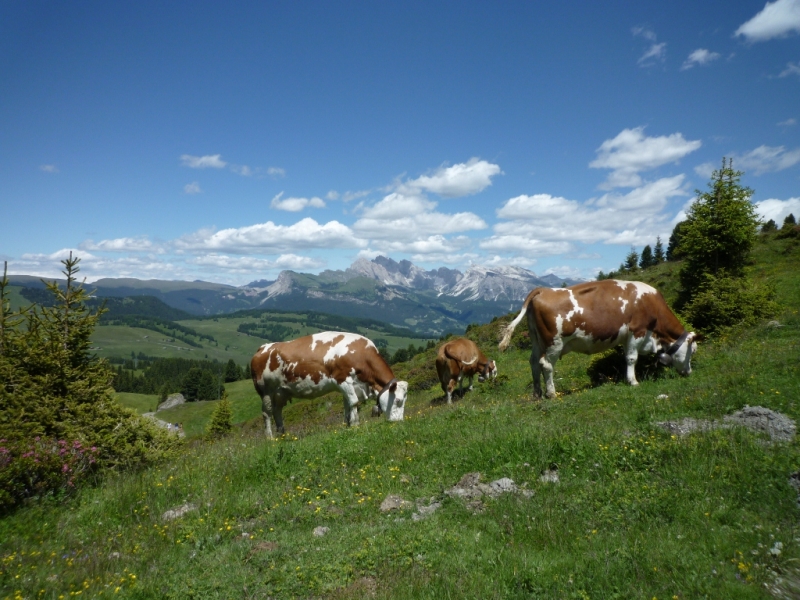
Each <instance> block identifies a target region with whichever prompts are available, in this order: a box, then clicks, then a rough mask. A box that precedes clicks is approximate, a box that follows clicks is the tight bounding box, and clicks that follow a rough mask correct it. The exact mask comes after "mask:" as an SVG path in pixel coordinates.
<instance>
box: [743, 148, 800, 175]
mask: <svg viewBox="0 0 800 600" xmlns="http://www.w3.org/2000/svg"><path fill="white" fill-rule="evenodd" d="M735 162H738V165H737V166H739V167H741V168H742V169H744V170H745V171H748V170H752V171H755V174H756V175H762V174H764V173H770V172H775V171H783V170H784V169H788V168H789V167H793V166H794V165H796V164H797V163H800V148H797V149H795V150H789V151H787V150H786V148H785V147H784V146H759V147H758V148H756V149H755V150H751V151H750V152H748V153H747V154H745V155H744V156H738V157H737V160H736V161H735Z"/></svg>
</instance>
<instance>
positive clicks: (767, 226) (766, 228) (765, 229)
mask: <svg viewBox="0 0 800 600" xmlns="http://www.w3.org/2000/svg"><path fill="white" fill-rule="evenodd" d="M777 230H778V224H777V223H776V222H775V221H774V220H773V219H770V220H769V221H767V222H766V223H764V224H763V225H762V226H761V233H772V232H773V231H777Z"/></svg>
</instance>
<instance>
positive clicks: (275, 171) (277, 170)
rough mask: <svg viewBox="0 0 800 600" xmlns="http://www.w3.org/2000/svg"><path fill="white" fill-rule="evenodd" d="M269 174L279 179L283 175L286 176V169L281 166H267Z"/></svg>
mask: <svg viewBox="0 0 800 600" xmlns="http://www.w3.org/2000/svg"><path fill="white" fill-rule="evenodd" d="M267 175H269V176H270V177H272V178H274V179H279V178H281V177H286V169H282V168H281V167H268V168H267Z"/></svg>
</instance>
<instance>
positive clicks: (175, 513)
mask: <svg viewBox="0 0 800 600" xmlns="http://www.w3.org/2000/svg"><path fill="white" fill-rule="evenodd" d="M193 510H197V506H195V505H194V504H190V503H189V502H187V503H186V504H183V505H181V506H178V507H177V508H171V509H170V510H168V511H166V512H165V513H164V514H163V515H161V520H162V521H172V520H174V519H179V518H181V517H182V516H183V515H185V514H186V513H187V512H191V511H193Z"/></svg>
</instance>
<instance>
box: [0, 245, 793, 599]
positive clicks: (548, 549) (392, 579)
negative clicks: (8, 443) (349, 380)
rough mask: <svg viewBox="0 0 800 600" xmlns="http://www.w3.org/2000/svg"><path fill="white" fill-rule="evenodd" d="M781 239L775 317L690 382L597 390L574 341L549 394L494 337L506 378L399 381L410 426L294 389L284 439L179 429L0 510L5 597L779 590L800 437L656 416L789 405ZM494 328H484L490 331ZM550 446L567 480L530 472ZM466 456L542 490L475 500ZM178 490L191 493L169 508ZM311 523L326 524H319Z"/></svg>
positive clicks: (242, 396) (722, 341) (786, 259)
mask: <svg viewBox="0 0 800 600" xmlns="http://www.w3.org/2000/svg"><path fill="white" fill-rule="evenodd" d="M765 252H766V250H765ZM782 256H783V259H781V257H782ZM793 257H796V254H793V255H792V254H788V255H781V254H780V252H778V253H777V256H776V257H775V258H774V260H775V261H780V260H783V262H778V263H777V266H776V265H775V264H773V265H770V267H769V268H768V269H764V270H762V271H759V268H758V266H757V265H755V266H754V267H753V269H754V276H761V275H762V274H764V273H767V272H768V276H769V277H770V278H771V280H772V281H773V282H774V283H775V284H776V289H777V290H778V294H779V299H780V300H781V302H782V303H783V306H784V311H783V313H782V314H781V315H779V316H778V317H777V320H778V321H779V322H780V324H781V327H773V326H768V325H767V324H762V325H760V326H758V327H755V328H751V329H748V330H739V331H735V332H731V334H730V335H728V336H726V337H723V338H718V339H715V340H710V341H708V342H706V343H704V344H702V345H701V346H700V350H699V351H698V354H697V356H696V359H695V362H694V372H693V373H692V375H691V377H688V378H680V377H677V376H674V375H673V374H672V373H671V372H664V371H660V372H659V373H658V375H657V376H655V377H650V378H645V379H643V380H642V383H641V385H640V386H639V387H637V388H631V387H629V386H627V385H625V384H613V383H606V384H603V385H599V386H593V385H592V383H591V381H590V380H589V377H588V375H587V366H588V365H589V363H590V362H591V358H589V357H584V356H580V355H568V356H566V357H564V358H563V359H562V360H561V361H559V363H558V365H557V366H556V378H557V381H556V386H557V390H558V391H559V396H558V397H557V398H555V399H552V400H543V401H540V402H532V401H531V400H530V370H529V367H528V360H527V359H528V356H527V352H525V351H522V350H511V351H509V352H507V353H505V354H502V355H498V353H497V352H496V350H492V349H491V348H490V346H489V345H488V342H487V344H486V350H487V351H488V353H489V355H490V356H492V357H494V358H497V360H498V367H499V370H500V374H501V375H503V376H505V377H503V378H501V379H500V380H498V381H497V382H496V383H494V384H476V386H475V389H474V390H473V391H472V392H469V393H467V394H466V395H465V396H464V398H462V399H459V400H457V401H456V402H455V403H454V404H453V405H452V406H446V405H442V404H441V402H440V398H441V390H439V389H438V386H433V387H432V388H431V389H428V390H424V391H418V392H414V393H413V394H412V395H411V396H410V400H409V408H408V409H407V417H408V418H407V419H406V420H405V421H404V422H402V423H388V422H386V421H385V420H383V419H371V418H370V417H369V416H367V415H368V413H367V411H363V412H362V417H361V418H362V425H361V426H359V427H358V428H351V429H347V428H344V427H342V425H341V422H342V409H341V401H340V400H339V399H338V398H336V397H327V398H322V399H318V400H317V401H312V402H300V403H298V402H295V403H293V404H292V405H291V406H290V408H289V410H288V411H287V417H288V416H289V414H292V415H293V416H292V419H293V420H290V419H289V418H287V431H288V432H289V433H288V434H287V435H286V436H285V437H284V438H282V439H280V440H278V441H274V442H270V441H266V440H264V439H263V437H261V436H260V435H259V432H258V431H257V429H251V428H248V427H242V428H239V430H238V431H237V434H236V435H234V436H231V437H230V438H228V439H226V440H224V441H222V442H219V443H214V444H206V443H198V442H193V443H190V444H189V446H188V447H187V452H186V453H184V454H183V456H182V457H181V458H180V459H178V460H176V461H175V462H173V463H170V464H164V465H161V466H160V467H157V468H152V469H148V470H145V471H140V472H137V473H129V474H124V475H120V476H117V477H110V478H107V479H106V480H105V481H104V482H102V484H99V485H97V486H96V487H94V488H87V489H84V490H81V491H80V492H79V493H77V494H76V495H75V496H74V497H72V498H68V499H66V500H63V501H60V502H56V501H44V502H38V503H34V504H31V505H30V506H27V507H25V508H23V509H22V510H19V511H17V512H16V513H15V514H13V515H11V516H9V517H6V518H5V519H3V520H2V521H0V597H2V598H14V597H15V595H18V596H22V597H26V598H59V597H60V596H63V597H64V598H68V597H71V596H70V594H72V597H74V595H76V594H77V593H78V592H81V595H84V596H88V597H101V598H102V597H107V596H114V597H122V598H232V597H242V598H266V597H270V598H292V597H296V598H362V597H368V596H371V595H374V597H377V598H400V599H403V598H431V599H433V598H437V599H438V598H648V599H649V598H659V599H664V598H680V599H684V598H725V599H728V598H769V597H772V596H771V595H770V594H769V592H768V590H767V588H766V587H765V585H764V584H769V585H778V584H775V581H776V577H777V576H781V577H783V578H784V579H790V580H791V579H792V578H794V579H795V581H797V573H798V568H797V565H798V561H800V545H798V541H796V540H797V539H800V528H799V527H798V508H797V494H796V492H795V490H794V489H792V487H791V486H790V485H789V481H788V479H789V475H790V474H791V473H793V472H795V471H797V470H798V467H799V466H800V445H798V442H797V441H793V442H790V443H785V444H770V443H767V441H766V439H765V438H764V436H763V435H759V434H755V433H752V432H750V431H748V430H743V429H725V430H716V431H713V432H707V433H698V434H693V435H689V436H686V437H675V436H672V435H670V434H668V433H666V432H664V431H663V430H662V429H660V428H659V427H657V426H656V423H657V422H659V421H663V420H667V419H677V418H683V417H687V416H691V417H699V418H719V417H721V416H722V415H724V414H728V413H730V412H732V411H734V410H736V409H739V408H741V407H743V406H744V405H745V404H749V405H762V406H766V407H768V408H772V409H774V410H778V411H781V412H783V413H785V414H787V415H789V416H791V417H792V418H793V419H795V420H797V419H798V418H799V417H800V405H799V404H798V403H799V402H800V373H798V358H800V347H799V343H798V340H800V317H798V313H797V311H798V309H800V302H797V297H796V296H797V291H796V290H798V289H800V275H797V274H795V272H794V271H795V270H794V269H793V268H792V267H793V266H792V258H793ZM497 327H499V323H494V324H492V325H489V326H486V327H484V328H480V329H478V330H475V331H474V333H475V335H476V336H478V337H482V338H485V339H487V340H488V339H490V338H491V337H492V335H493V333H492V332H491V329H492V328H495V329H496V328H497ZM471 333H473V332H471ZM415 360H419V361H424V360H425V358H424V357H422V356H421V357H417V358H416V359H415ZM402 368H404V369H409V372H410V371H411V370H413V369H414V368H420V369H421V368H422V365H415V363H413V361H412V364H411V365H405V366H403V367H402ZM399 370H400V369H398V371H399ZM249 385H251V384H250V382H238V383H237V384H235V385H233V386H230V387H229V388H228V391H229V396H230V397H231V399H232V402H233V403H234V414H235V415H238V416H235V419H238V421H239V422H241V423H250V424H253V423H258V412H259V411H260V407H259V406H258V400H257V398H256V396H255V393H254V392H252V390H249V391H248V390H247V389H246V387H247V386H249ZM250 394H252V396H250ZM662 395H666V396H667V397H666V398H664V397H663V396H662ZM212 404H213V403H209V407H211V405H212ZM253 406H254V407H255V408H252V407H253ZM237 407H238V408H237ZM251 410H252V411H253V412H254V417H253V418H251V419H249V420H248V418H247V415H248V414H250V413H248V411H251ZM237 411H238V412H237ZM169 420H171V419H169ZM175 420H178V419H177V418H176V419H175ZM184 428H185V429H187V432H188V425H187V422H184ZM553 464H555V465H557V466H558V473H559V476H560V483H557V484H552V483H543V482H541V481H540V480H539V475H540V473H541V472H542V470H544V469H547V468H549V467H550V466H551V465H553ZM474 471H479V472H481V473H482V475H483V478H484V480H485V481H491V480H493V479H497V478H500V477H510V478H512V479H513V480H514V481H515V482H517V484H519V485H523V484H524V485H526V486H527V489H529V490H532V491H533V495H532V496H531V497H530V498H525V497H523V496H522V495H512V494H508V495H505V496H501V497H499V498H496V499H488V500H484V505H485V506H484V510H483V512H479V513H477V514H473V512H472V511H471V510H470V509H469V508H468V507H467V505H466V504H465V502H464V501H463V500H460V499H454V498H450V497H449V496H447V495H446V494H444V490H446V489H448V488H449V487H451V486H453V485H454V484H455V483H456V482H457V481H458V480H459V479H460V478H461V476H462V475H463V474H465V473H468V472H474ZM390 493H391V494H399V495H401V496H402V497H403V498H405V499H407V500H411V501H414V500H416V499H417V498H425V499H430V498H431V497H435V498H437V499H438V500H440V501H441V502H442V507H441V508H440V509H439V510H438V511H436V512H435V513H434V514H432V515H431V516H429V517H427V518H426V519H423V520H420V521H413V520H412V519H411V513H412V511H411V510H404V511H399V512H396V511H395V512H390V513H382V512H381V511H380V510H379V506H380V503H381V502H382V500H383V499H384V498H385V497H386V495H387V494H390ZM187 502H188V503H191V504H192V505H194V506H195V507H196V509H195V510H192V511H190V512H188V513H186V514H185V515H184V516H183V517H181V518H179V519H174V520H168V519H166V518H164V516H163V514H164V512H165V511H166V510H168V509H172V508H175V507H178V506H181V505H183V504H184V503H187ZM318 526H325V527H328V528H329V531H328V533H327V535H325V536H322V537H316V536H314V535H313V533H312V532H313V530H314V529H315V528H316V527H318ZM245 534H246V535H245ZM777 542H780V543H781V544H782V548H778V546H776V543H777ZM777 550H780V553H777ZM782 585H784V588H785V590H787V591H786V595H785V597H797V589H800V588H795V590H794V591H793V592H792V591H788V590H789V586H790V584H782ZM42 590H43V591H42Z"/></svg>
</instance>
